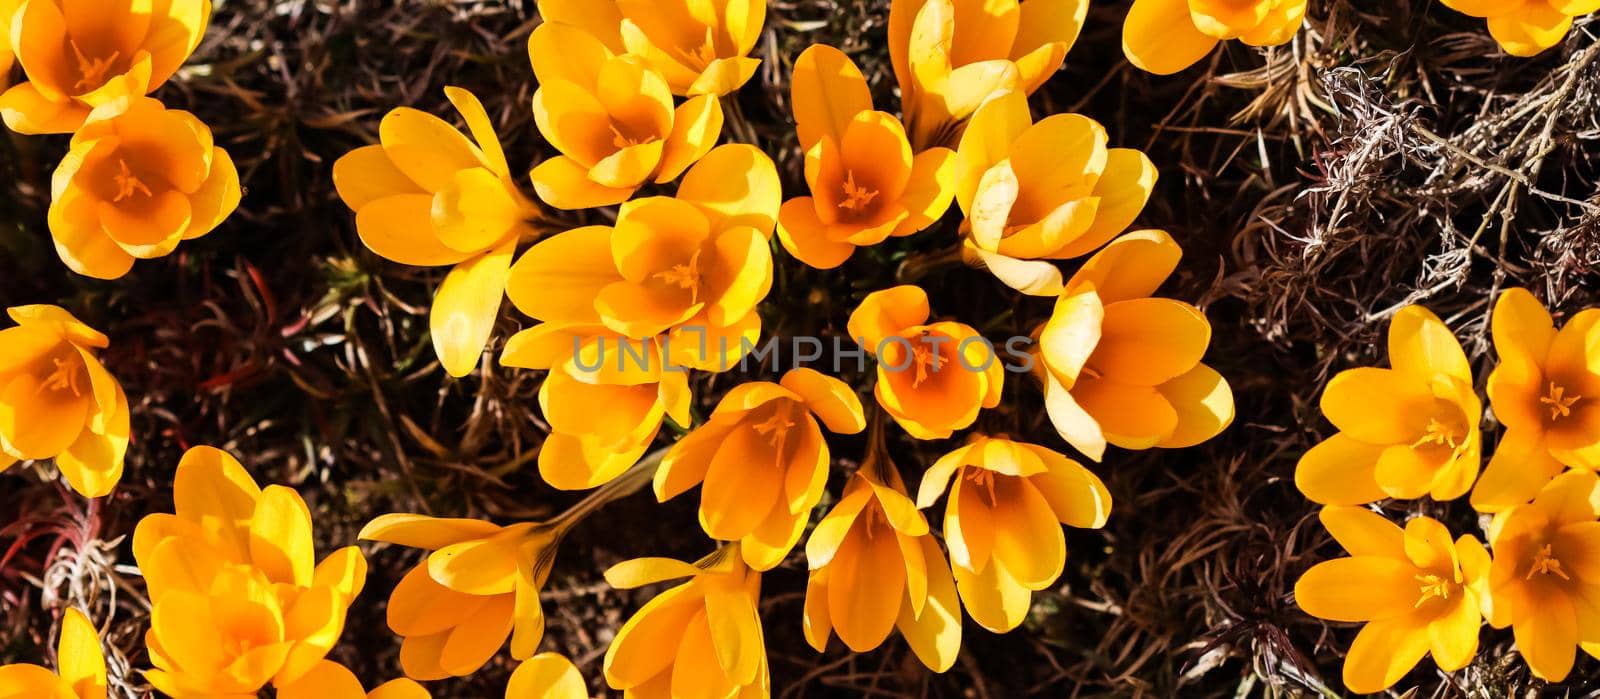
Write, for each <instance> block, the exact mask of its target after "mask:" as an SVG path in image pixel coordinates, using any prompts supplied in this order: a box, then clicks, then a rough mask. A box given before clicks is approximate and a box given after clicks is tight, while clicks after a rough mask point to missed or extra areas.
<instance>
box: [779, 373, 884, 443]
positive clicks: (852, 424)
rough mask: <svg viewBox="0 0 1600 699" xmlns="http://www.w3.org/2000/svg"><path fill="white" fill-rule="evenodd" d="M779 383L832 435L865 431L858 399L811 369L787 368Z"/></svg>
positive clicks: (864, 421) (834, 380)
mask: <svg viewBox="0 0 1600 699" xmlns="http://www.w3.org/2000/svg"><path fill="white" fill-rule="evenodd" d="M781 384H782V385H783V387H784V388H787V389H789V390H791V391H794V392H795V394H797V395H799V396H800V397H801V398H802V399H804V400H805V402H806V407H807V408H810V410H811V412H813V413H815V414H816V416H817V417H818V418H819V419H821V420H822V424H824V425H827V426H828V430H829V431H831V432H833V433H834V434H856V433H857V432H860V431H861V430H863V429H865V428H866V424H867V422H866V417H865V415H864V414H863V413H862V408H861V399H860V398H859V397H857V396H856V393H855V391H853V390H851V389H850V387H849V385H847V384H846V383H845V382H843V381H840V380H839V379H836V378H833V377H832V376H827V375H825V374H823V373H821V372H819V371H816V370H814V369H806V368H804V367H800V368H795V369H791V370H789V371H788V373H785V374H784V375H783V379H782V380H781Z"/></svg>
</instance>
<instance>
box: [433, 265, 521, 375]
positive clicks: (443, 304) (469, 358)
mask: <svg viewBox="0 0 1600 699" xmlns="http://www.w3.org/2000/svg"><path fill="white" fill-rule="evenodd" d="M516 247H517V243H516V241H515V240H510V241H506V242H505V243H502V244H501V245H500V247H498V248H495V249H494V250H491V251H489V252H488V253H485V254H484V255H483V256H481V257H477V258H475V259H471V260H467V261H465V262H463V263H461V264H459V265H457V266H456V267H455V268H454V269H452V270H450V274H449V275H447V276H445V278H444V283H442V284H440V285H439V291H438V293H437V294H435V295H434V298H433V308H432V310H431V312H430V313H429V314H428V320H429V327H430V329H431V330H432V334H433V349H434V352H435V353H437V354H438V355H439V363H440V364H442V365H443V366H444V369H445V372H447V373H449V374H450V375H451V376H455V377H462V376H466V375H467V374H470V373H472V370H473V369H474V368H476V367H477V366H478V359H479V357H480V356H482V354H483V348H484V345H486V344H488V342H489V335H490V334H491V333H492V332H494V323H495V320H496V319H498V318H499V317H500V299H502V298H504V297H505V293H506V279H507V277H508V276H510V273H511V255H512V253H513V252H515V251H516Z"/></svg>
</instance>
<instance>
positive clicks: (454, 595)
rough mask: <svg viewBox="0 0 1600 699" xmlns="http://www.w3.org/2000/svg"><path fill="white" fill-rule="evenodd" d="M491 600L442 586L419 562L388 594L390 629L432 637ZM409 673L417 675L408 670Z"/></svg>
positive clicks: (404, 634)
mask: <svg viewBox="0 0 1600 699" xmlns="http://www.w3.org/2000/svg"><path fill="white" fill-rule="evenodd" d="M488 601H489V598H488V597H481V596H478V595H467V594H462V593H460V592H456V591H454V590H451V589H450V588H447V587H445V586H443V585H440V584H439V583H438V582H435V581H434V579H433V577H432V576H430V575H429V574H428V566H427V565H419V566H417V567H415V568H412V569H411V572H409V573H407V574H406V575H405V577H403V578H401V579H400V582H399V583H398V584H396V585H395V587H394V592H392V593H390V595H389V605H388V609H387V614H388V623H389V629H390V630H391V631H394V632H395V633H397V634H399V635H401V636H406V637H408V638H410V637H423V636H432V635H434V634H438V633H442V632H445V631H448V630H449V629H451V628H452V627H454V626H455V625H456V624H459V623H461V621H462V620H463V619H465V618H467V617H468V616H470V615H472V614H475V613H477V611H478V609H479V608H481V607H482V606H483V605H484V604H487V603H488ZM439 642H440V643H441V644H442V643H443V642H444V640H443V639H440V641H439ZM418 650H420V648H419V649H418ZM406 674H407V675H410V676H412V677H416V675H415V674H412V673H411V672H409V671H407V673H406ZM419 679H420V678H419Z"/></svg>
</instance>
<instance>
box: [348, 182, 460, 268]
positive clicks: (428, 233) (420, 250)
mask: <svg viewBox="0 0 1600 699" xmlns="http://www.w3.org/2000/svg"><path fill="white" fill-rule="evenodd" d="M432 218H433V197H432V196H430V195H427V194H395V195H392V196H386V197H383V198H382V199H377V200H375V201H372V202H369V203H368V204H367V205H365V206H363V207H361V209H360V210H359V211H357V212H356V233H357V234H358V235H360V236H361V242H362V243H365V244H366V246H367V248H368V249H369V250H372V251H373V252H375V253H377V254H378V256H379V257H382V258H384V259H387V260H393V261H395V262H399V263H400V264H406V265H419V266H436V265H453V264H455V263H457V262H460V261H462V260H465V259H467V257H469V256H470V255H471V253H466V252H461V251H459V250H454V249H451V248H450V247H447V246H446V245H445V244H444V243H442V242H440V240H439V238H438V236H437V235H435V233H434V231H433V226H431V225H429V223H428V222H429V221H431V220H432Z"/></svg>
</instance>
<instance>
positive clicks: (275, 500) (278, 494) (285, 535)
mask: <svg viewBox="0 0 1600 699" xmlns="http://www.w3.org/2000/svg"><path fill="white" fill-rule="evenodd" d="M315 556H316V554H315V552H314V551H313V549H312V542H311V510H310V509H308V508H307V507H306V503H305V500H302V499H301V498H300V494H299V493H296V492H295V491H293V490H291V489H289V488H285V487H283V486H281V485H269V486H267V487H266V488H265V489H263V490H262V491H261V497H260V499H258V500H257V501H256V509H255V515H254V516H253V517H252V518H251V520H250V558H251V559H252V561H253V562H254V563H255V565H256V566H257V567H258V568H259V569H260V570H261V572H263V573H265V574H266V576H267V579H269V580H271V581H272V582H275V583H290V584H293V585H296V586H299V587H305V586H307V585H310V584H311V571H312V568H313V567H314V565H315V560H314V559H315Z"/></svg>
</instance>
